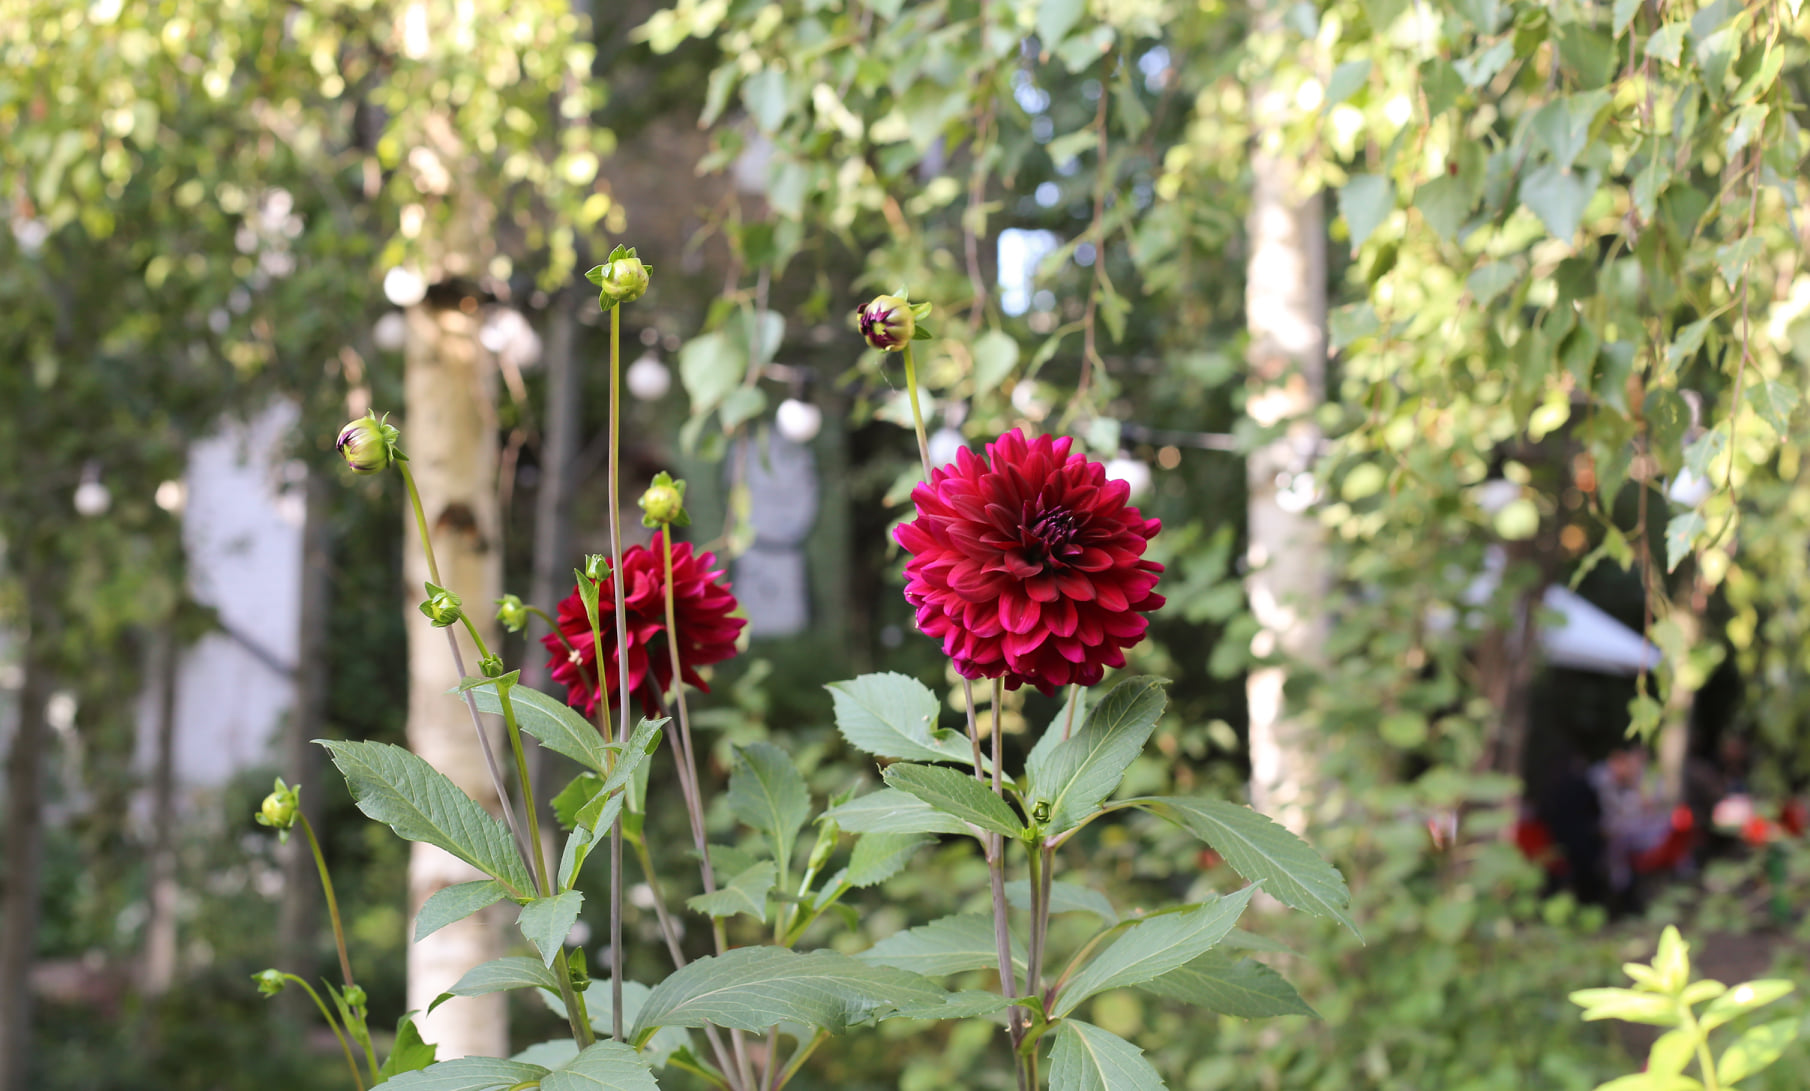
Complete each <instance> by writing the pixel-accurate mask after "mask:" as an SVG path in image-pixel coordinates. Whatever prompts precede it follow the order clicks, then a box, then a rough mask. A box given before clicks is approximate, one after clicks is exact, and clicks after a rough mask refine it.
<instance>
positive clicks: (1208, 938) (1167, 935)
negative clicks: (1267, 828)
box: [1051, 886, 1257, 1016]
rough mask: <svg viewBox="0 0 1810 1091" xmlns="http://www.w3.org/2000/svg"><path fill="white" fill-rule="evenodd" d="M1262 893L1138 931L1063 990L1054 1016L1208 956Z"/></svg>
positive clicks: (1241, 894)
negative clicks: (1113, 990) (1247, 905)
mask: <svg viewBox="0 0 1810 1091" xmlns="http://www.w3.org/2000/svg"><path fill="white" fill-rule="evenodd" d="M1256 890H1257V888H1256V887H1255V886H1247V887H1245V888H1244V889H1243V890H1240V891H1238V892H1237V893H1236V894H1228V895H1226V896H1225V897H1223V898H1215V899H1214V900H1212V901H1210V902H1206V903H1204V904H1201V905H1196V906H1190V907H1189V908H1187V909H1183V910H1180V911H1179V912H1174V913H1162V914H1158V915H1156V916H1153V917H1149V918H1147V919H1145V920H1142V921H1139V922H1138V923H1136V924H1134V925H1132V926H1131V927H1130V928H1128V929H1126V930H1125V932H1124V934H1123V935H1121V936H1119V938H1118V939H1116V940H1113V941H1112V943H1111V944H1109V945H1108V946H1107V947H1106V948H1105V949H1104V950H1102V951H1101V952H1100V953H1099V954H1097V955H1095V956H1094V957H1093V959H1092V960H1091V961H1090V962H1088V963H1087V965H1085V966H1083V967H1081V969H1080V970H1079V971H1078V972H1076V973H1075V974H1074V976H1073V977H1072V978H1071V979H1070V980H1069V982H1068V984H1067V985H1065V986H1063V989H1062V992H1061V993H1060V994H1059V996H1058V997H1057V1000H1056V1006H1055V1008H1054V1010H1053V1011H1052V1013H1051V1014H1053V1015H1058V1016H1060V1015H1067V1014H1068V1013H1069V1012H1071V1011H1074V1010H1075V1007H1076V1006H1077V1005H1078V1004H1080V1003H1081V1002H1082V1001H1083V1000H1086V999H1087V998H1088V997H1090V996H1092V995H1094V994H1095V993H1099V992H1104V991H1105V990H1107V989H1119V988H1124V987H1126V986H1128V985H1141V984H1143V983H1144V982H1146V981H1150V980H1152V979H1154V978H1157V977H1161V976H1162V975H1164V974H1166V973H1169V972H1170V971H1172V970H1175V969H1177V968H1178V967H1181V966H1185V965H1187V964H1188V963H1190V962H1192V961H1194V960H1195V959H1197V958H1199V957H1200V956H1201V955H1204V954H1206V953H1207V952H1208V951H1209V950H1211V949H1212V948H1213V945H1214V944H1216V943H1218V942H1219V941H1220V940H1222V939H1224V938H1225V935H1226V933H1227V932H1230V931H1231V930H1232V925H1234V924H1236V923H1237V921H1238V915H1239V914H1240V913H1243V912H1244V907H1245V905H1246V904H1247V903H1248V902H1249V901H1250V900H1251V895H1252V894H1254V893H1256Z"/></svg>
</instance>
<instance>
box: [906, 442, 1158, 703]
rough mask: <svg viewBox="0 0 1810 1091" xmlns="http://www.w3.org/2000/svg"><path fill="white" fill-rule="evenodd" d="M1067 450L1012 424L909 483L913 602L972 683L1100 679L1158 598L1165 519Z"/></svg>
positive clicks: (1044, 685)
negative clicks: (982, 446)
mask: <svg viewBox="0 0 1810 1091" xmlns="http://www.w3.org/2000/svg"><path fill="white" fill-rule="evenodd" d="M1072 445H1073V441H1072V440H1069V439H1066V438H1065V439H1052V438H1051V437H1049V436H1038V437H1037V438H1036V439H1033V440H1026V439H1025V437H1024V433H1022V432H1019V431H1012V432H1007V433H1006V434H1005V435H1003V436H1000V437H999V438H998V439H997V440H995V441H994V442H993V443H991V444H989V445H988V446H987V453H986V454H985V456H977V455H975V454H974V453H973V452H971V451H967V450H964V451H962V452H961V455H960V456H959V457H958V458H957V459H956V461H955V462H954V463H953V464H951V465H949V466H944V467H942V468H941V469H938V470H934V471H932V472H931V475H930V480H929V481H928V482H925V483H924V484H921V485H919V486H918V487H917V488H916V489H914V490H913V491H912V494H911V499H912V501H913V502H914V503H915V504H916V505H917V508H918V517H917V519H915V520H914V521H912V522H910V523H905V524H903V525H902V526H900V527H899V528H898V530H897V531H895V532H894V533H895V537H897V538H898V541H899V544H900V545H902V546H904V547H905V550H906V552H908V553H910V554H911V560H910V561H909V562H908V563H907V564H906V565H905V598H906V601H908V602H910V603H911V604H912V605H913V606H915V607H917V614H918V628H919V629H921V630H922V631H923V632H925V633H926V634H928V635H930V636H932V637H935V638H937V639H939V640H941V641H942V642H943V653H944V654H945V655H947V656H949V657H950V658H951V659H953V660H954V661H955V669H956V670H957V671H959V672H960V673H961V675H962V677H964V678H1004V679H1005V683H1006V687H1007V688H1008V689H1017V688H1018V687H1019V686H1020V685H1023V684H1025V683H1029V684H1031V685H1033V686H1036V687H1037V688H1038V689H1040V690H1042V691H1043V692H1044V693H1054V692H1055V691H1056V689H1057V688H1058V687H1061V686H1065V685H1068V684H1069V683H1071V682H1073V683H1079V684H1081V685H1084V686H1091V685H1093V684H1094V683H1095V682H1098V681H1099V680H1100V678H1101V676H1102V675H1104V674H1105V672H1106V668H1107V667H1122V666H1124V665H1125V649H1126V648H1129V647H1131V646H1132V645H1134V644H1136V643H1137V642H1138V641H1140V640H1142V639H1144V631H1145V629H1147V628H1148V627H1149V621H1148V619H1146V618H1145V617H1144V615H1145V614H1147V613H1149V612H1150V611H1152V610H1155V609H1157V608H1158V607H1160V606H1162V604H1163V596H1161V595H1159V594H1157V593H1156V592H1155V590H1154V589H1155V587H1156V581H1157V577H1158V576H1159V575H1160V574H1161V573H1162V571H1163V566H1162V565H1160V564H1157V563H1156V562H1155V561H1146V560H1144V559H1143V556H1144V547H1145V545H1146V544H1147V543H1148V542H1149V539H1150V538H1151V537H1152V536H1153V535H1155V534H1156V532H1157V531H1158V530H1159V529H1160V528H1161V526H1162V524H1161V523H1160V522H1159V521H1158V520H1155V519H1146V518H1144V517H1143V516H1142V515H1140V514H1138V509H1136V508H1134V507H1132V506H1130V505H1129V504H1127V503H1126V502H1125V501H1126V499H1127V498H1128V497H1129V496H1130V494H1131V489H1130V487H1129V486H1128V485H1126V484H1125V483H1124V482H1123V481H1111V480H1108V479H1107V477H1106V468H1105V467H1104V466H1102V465H1100V464H1099V463H1098V462H1090V461H1088V460H1087V458H1086V457H1084V456H1082V455H1080V454H1074V453H1071V452H1070V447H1071V446H1072Z"/></svg>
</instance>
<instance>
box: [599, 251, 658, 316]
mask: <svg viewBox="0 0 1810 1091" xmlns="http://www.w3.org/2000/svg"><path fill="white" fill-rule="evenodd" d="M653 271H654V269H653V266H651V265H646V264H644V263H643V262H642V261H641V259H640V258H637V257H636V256H635V248H634V247H632V246H618V247H616V249H614V250H611V251H610V256H609V257H608V258H607V259H606V260H605V261H604V263H603V264H602V265H599V266H597V267H595V268H593V269H592V270H591V271H590V272H588V273H586V274H585V279H587V280H589V281H590V282H591V283H592V284H595V285H597V304H598V306H600V307H602V308H603V309H604V310H606V311H607V310H609V309H610V308H611V307H615V306H619V305H620V304H623V303H633V302H634V301H635V300H637V299H640V298H641V297H642V296H643V295H644V294H646V292H647V281H648V276H649V274H651V273H652V272H653Z"/></svg>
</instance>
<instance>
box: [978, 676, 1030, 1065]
mask: <svg viewBox="0 0 1810 1091" xmlns="http://www.w3.org/2000/svg"><path fill="white" fill-rule="evenodd" d="M994 686H995V694H996V696H995V698H994V705H993V782H994V786H995V790H996V791H997V790H998V789H999V784H1000V779H999V776H1000V774H999V726H1000V725H999V698H998V696H997V692H998V687H999V683H998V682H995V683H994ZM962 694H963V696H964V697H965V698H966V699H967V700H966V708H967V713H968V737H969V738H970V739H971V740H973V744H974V755H975V763H974V779H976V780H978V781H980V782H981V783H982V784H983V785H984V784H986V782H987V780H986V776H985V775H984V774H983V772H982V770H981V765H980V722H979V719H978V718H977V717H976V715H975V712H974V683H973V682H971V681H969V680H968V679H966V678H964V679H962ZM982 844H983V846H984V849H985V854H986V858H987V879H988V885H989V886H990V887H991V893H992V897H993V944H994V949H995V952H996V953H997V955H998V958H999V993H1000V995H1001V996H1004V997H1006V998H1008V999H1010V998H1013V997H1016V996H1018V995H1019V993H1018V975H1017V973H1016V972H1014V971H1013V969H1012V926H1011V921H1010V920H1009V918H1008V916H1007V912H1006V909H1007V906H1006V858H1005V855H1006V854H1005V838H1004V837H1002V836H1001V835H999V834H996V833H992V834H988V835H987V836H986V838H985V840H984V841H983V842H982ZM1023 1011H1024V1009H1022V1008H1020V1007H1018V1006H1016V1005H1014V1006H1013V1007H1012V1009H1011V1012H1010V1015H1009V1020H1010V1026H1009V1032H1010V1035H1011V1039H1012V1067H1013V1068H1014V1070H1015V1071H1016V1072H1017V1075H1018V1087H1019V1091H1034V1089H1033V1088H1030V1087H1028V1086H1027V1084H1026V1080H1025V1070H1024V1058H1023V1057H1022V1056H1020V1055H1019V1053H1018V1043H1019V1042H1020V1041H1021V1040H1022V1039H1023V1037H1024V1031H1023V1022H1024V1016H1023Z"/></svg>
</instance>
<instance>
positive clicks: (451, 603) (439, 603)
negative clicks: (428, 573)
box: [421, 583, 464, 629]
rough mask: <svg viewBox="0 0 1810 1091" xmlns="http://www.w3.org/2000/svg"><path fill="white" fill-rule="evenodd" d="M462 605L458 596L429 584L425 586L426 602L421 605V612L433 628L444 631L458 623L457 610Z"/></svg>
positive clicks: (458, 615) (458, 614)
mask: <svg viewBox="0 0 1810 1091" xmlns="http://www.w3.org/2000/svg"><path fill="white" fill-rule="evenodd" d="M463 605H464V604H463V603H462V602H461V601H460V600H459V596H457V595H455V594H453V593H452V592H451V591H448V590H447V589H446V588H444V587H435V586H434V585H433V584H431V583H430V584H428V585H427V601H425V602H423V603H422V604H421V612H422V613H423V614H425V615H426V616H427V620H429V621H431V622H433V623H434V628H436V629H444V628H446V627H447V626H449V625H457V624H458V623H459V618H460V616H461V615H460V613H459V609H460V607H461V606H463Z"/></svg>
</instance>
